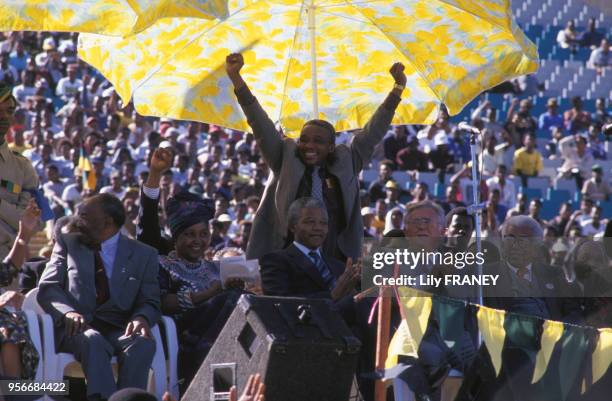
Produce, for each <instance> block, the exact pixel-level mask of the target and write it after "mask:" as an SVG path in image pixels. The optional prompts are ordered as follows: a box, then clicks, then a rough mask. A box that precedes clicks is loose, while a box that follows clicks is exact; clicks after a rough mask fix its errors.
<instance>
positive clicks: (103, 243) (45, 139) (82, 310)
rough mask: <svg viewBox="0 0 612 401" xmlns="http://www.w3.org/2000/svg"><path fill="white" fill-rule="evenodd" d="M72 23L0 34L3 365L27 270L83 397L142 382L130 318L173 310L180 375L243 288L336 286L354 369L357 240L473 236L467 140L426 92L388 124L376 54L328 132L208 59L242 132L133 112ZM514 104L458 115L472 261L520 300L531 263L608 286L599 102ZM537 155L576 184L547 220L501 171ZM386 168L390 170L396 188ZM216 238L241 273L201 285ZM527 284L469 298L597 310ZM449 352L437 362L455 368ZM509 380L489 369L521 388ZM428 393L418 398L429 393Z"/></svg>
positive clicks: (140, 328)
mask: <svg viewBox="0 0 612 401" xmlns="http://www.w3.org/2000/svg"><path fill="white" fill-rule="evenodd" d="M566 31H568V32H566V34H565V35H561V34H560V35H559V40H560V41H565V42H567V43H568V45H571V46H574V45H576V46H578V45H582V43H583V42H584V43H586V42H588V45H589V46H594V47H596V45H597V42H601V44H600V47H598V48H594V50H593V53H594V54H595V53H596V52H597V54H596V55H595V56H592V57H591V58H592V59H593V65H594V66H596V67H597V68H599V69H604V68H608V66H609V64H607V63H603V62H602V60H604V59H606V60H607V54H608V51H609V49H608V46H609V45H608V42H606V41H605V39H604V38H603V37H602V38H599V39H598V38H595V37H594V35H593V34H590V36H589V35H587V34H586V33H585V34H584V35H583V37H582V39H580V40H578V39H577V37H571V35H570V34H569V33H571V27H569V26H568V28H567V29H566ZM589 32H590V31H589ZM76 40H77V36H76V35H75V34H67V33H33V32H8V33H0V259H2V260H4V262H3V263H2V264H1V265H0V281H2V284H3V285H4V286H10V285H11V282H13V280H14V279H16V278H18V285H15V284H14V283H13V286H12V289H11V290H7V291H5V292H4V293H3V295H2V296H1V297H0V324H1V325H2V331H0V343H1V359H0V361H1V363H2V364H1V367H2V371H1V372H0V373H1V374H2V375H3V377H24V378H31V377H33V374H34V369H35V366H36V362H37V361H38V359H39V358H41V357H42V356H41V355H38V353H37V352H36V350H35V349H34V348H33V347H32V345H31V343H30V341H29V339H28V337H27V333H26V331H25V330H24V328H25V321H24V319H23V316H22V315H20V314H19V312H16V311H15V309H17V310H18V309H19V308H20V305H21V302H22V301H23V295H24V294H25V293H27V292H28V291H30V290H31V289H33V288H38V302H39V303H40V305H41V306H42V307H43V309H44V310H45V311H46V312H47V313H49V314H50V315H51V316H52V318H53V319H54V321H55V324H56V335H55V338H56V342H57V344H56V345H57V349H58V350H61V351H63V352H70V353H73V354H74V355H75V358H76V359H77V360H78V361H80V362H81V364H82V366H83V371H84V373H85V376H86V378H87V390H86V391H87V398H88V399H92V400H94V399H109V398H110V397H111V396H112V394H113V393H114V392H115V391H116V390H117V389H121V388H126V387H138V388H145V387H146V382H147V377H148V369H144V368H143V367H148V366H149V365H150V362H151V360H152V358H153V353H154V342H153V341H152V340H151V327H152V326H153V325H155V324H156V323H157V321H158V320H159V317H160V316H161V314H164V315H169V316H172V317H173V318H174V319H175V321H176V324H177V332H178V335H179V355H178V357H179V373H180V376H181V378H183V379H184V381H183V386H184V387H183V388H182V390H184V389H185V387H186V386H187V385H188V384H189V382H190V380H191V379H192V378H193V376H194V375H195V373H196V371H197V369H198V368H199V366H200V365H201V363H202V361H203V360H204V357H205V356H206V354H207V352H208V350H210V348H211V347H212V345H213V344H214V342H215V340H216V338H217V336H218V334H219V332H220V331H221V329H222V327H223V325H224V324H225V321H226V320H227V318H228V317H229V315H230V314H231V312H232V310H233V307H234V306H235V304H236V302H237V300H238V298H239V297H240V295H241V294H244V293H254V294H258V295H261V294H264V295H277V296H303V297H323V298H329V299H331V300H333V301H334V302H336V303H338V305H340V307H341V310H342V311H343V316H345V319H346V321H347V323H348V324H349V325H350V326H351V328H354V329H355V330H356V332H357V333H358V337H359V338H360V340H361V341H362V344H363V346H362V354H363V355H362V356H361V359H360V366H359V371H360V372H371V371H373V370H374V365H373V364H374V349H375V348H374V343H375V333H373V332H372V330H373V328H372V326H368V325H367V320H368V319H367V315H368V313H369V307H370V306H371V305H369V304H368V303H367V302H361V303H359V302H355V301H353V297H352V296H353V295H355V294H356V292H357V291H358V289H359V286H360V273H361V268H362V262H361V259H360V257H361V256H362V255H361V244H362V241H363V238H367V237H370V238H377V239H383V238H386V237H398V236H404V237H408V238H418V237H425V238H433V240H424V241H423V242H419V243H418V244H416V245H414V246H415V247H416V246H417V245H418V246H423V247H424V248H425V249H438V248H440V247H446V246H450V245H449V243H452V244H454V245H452V246H451V248H454V249H456V250H461V249H467V248H468V246H473V245H472V241H471V240H470V239H471V238H472V236H473V232H474V220H473V217H472V216H471V215H470V214H469V213H468V212H467V209H466V206H468V205H470V204H471V203H472V202H471V199H472V194H473V191H474V188H473V185H472V180H471V174H472V169H471V164H470V163H469V160H470V153H469V151H470V149H469V143H468V140H467V136H466V135H464V133H462V132H461V130H459V129H457V126H456V124H455V123H454V122H453V120H452V119H451V118H450V117H449V114H448V112H447V111H446V109H445V108H444V107H443V106H442V107H441V109H440V111H439V116H438V119H437V121H436V122H435V123H434V124H433V125H431V126H424V127H423V126H394V127H391V126H390V123H391V121H392V119H393V114H394V110H395V108H396V107H397V106H398V104H399V102H400V101H401V96H402V92H403V87H404V85H405V83H406V77H405V75H404V73H403V66H402V65H401V64H399V63H398V64H395V65H393V66H392V67H391V69H390V76H391V78H392V80H391V79H390V81H389V83H390V85H389V86H390V92H389V95H388V96H387V98H386V99H385V101H384V102H383V104H382V105H381V106H380V107H379V108H378V110H377V111H376V113H375V114H374V115H373V117H372V119H371V121H370V123H369V124H367V125H366V126H365V128H364V129H363V130H359V131H355V132H352V133H336V131H335V129H334V127H333V126H332V125H331V124H330V123H328V122H327V121H324V120H311V121H309V122H307V123H306V124H305V126H304V128H303V129H302V131H301V132H300V136H299V138H298V139H297V140H293V139H290V138H286V137H284V136H283V135H282V134H281V133H280V132H278V131H277V128H276V126H275V123H274V122H273V121H271V120H270V119H269V118H268V116H267V114H266V112H265V111H264V110H263V109H262V107H261V106H260V105H259V103H258V102H257V99H256V97H255V96H254V95H253V94H252V93H251V92H250V90H249V88H248V86H247V84H246V83H245V82H244V80H243V79H242V77H241V75H240V70H241V68H242V66H243V64H244V60H243V59H242V56H241V55H240V54H232V55H230V56H228V58H227V61H226V70H227V74H228V76H229V78H230V80H231V82H232V84H233V86H234V89H235V94H236V97H237V99H238V102H239V104H240V106H241V108H242V111H243V112H244V114H245V115H246V116H247V117H248V120H249V123H250V125H251V128H252V133H243V132H238V131H235V130H231V129H224V128H222V127H218V126H215V125H211V124H204V123H199V122H183V121H177V120H171V119H167V118H161V119H159V118H152V117H143V116H141V115H139V114H138V113H137V112H136V110H134V107H133V105H132V104H131V103H128V104H123V103H122V102H121V100H120V99H119V97H118V96H117V94H116V92H115V91H114V90H113V88H112V86H111V85H110V83H109V82H108V81H106V80H105V79H104V77H102V76H101V75H100V74H99V73H98V72H96V71H94V70H93V69H92V68H91V67H89V66H87V65H85V64H84V63H83V62H82V61H80V60H78V58H77V56H76V46H75V44H76ZM598 49H599V50H598ZM532 102H533V100H532V99H530V98H523V99H519V97H515V98H513V99H512V102H511V106H510V109H509V110H508V112H507V117H506V118H505V119H503V118H500V110H496V109H495V108H494V107H493V106H492V104H491V103H490V102H487V101H482V102H481V104H480V105H479V106H478V107H477V109H476V110H475V111H474V112H473V114H472V115H471V121H470V123H471V124H472V125H473V126H475V127H477V128H478V129H480V130H481V131H482V136H481V143H480V148H479V152H478V153H479V160H478V164H479V167H480V172H481V173H482V177H481V180H480V183H479V191H480V192H479V193H480V195H481V201H482V202H484V203H485V208H484V210H483V219H482V227H481V228H482V232H483V234H484V236H485V238H486V241H485V246H487V247H490V249H492V250H493V249H496V250H497V253H495V252H490V258H489V259H488V260H487V262H488V263H492V264H495V265H496V266H497V269H498V270H500V271H503V272H505V273H503V274H506V277H507V278H508V283H509V284H508V285H509V286H510V287H512V288H514V289H516V293H515V295H517V296H520V297H529V296H530V288H531V287H530V286H531V285H533V286H536V285H540V284H542V283H543V281H544V280H543V279H541V277H542V276H540V274H544V273H543V272H544V271H545V268H544V267H540V266H548V267H550V266H553V267H554V268H555V272H554V273H551V274H553V275H554V280H556V282H559V283H560V284H559V285H560V286H565V285H567V286H570V287H572V288H573V289H572V291H577V292H576V294H578V295H580V294H589V295H593V296H601V297H603V296H608V295H609V294H608V291H609V288H610V287H606V285H607V283H612V281H610V280H612V277H610V274H609V273H608V272H607V270H609V268H610V265H609V255H610V254H609V252H610V251H609V249H606V248H605V247H604V246H602V242H601V241H599V239H600V238H605V237H611V236H612V228H611V224H612V223H611V222H610V216H606V215H603V214H602V210H603V209H602V202H609V201H610V200H611V195H612V189H611V188H612V187H611V186H610V178H611V176H610V171H607V170H605V169H604V167H602V165H603V163H602V162H604V161H606V160H608V159H609V157H610V156H609V155H608V154H607V152H606V149H607V147H606V146H605V144H606V141H610V140H612V129H611V128H610V124H611V123H612V114H610V111H609V107H610V105H609V103H608V102H609V99H599V100H598V101H597V103H596V108H595V110H585V109H584V107H583V105H582V100H581V98H579V97H576V98H574V99H572V107H571V108H570V109H568V110H559V105H558V101H557V99H556V98H551V99H549V100H548V102H547V111H546V112H545V113H543V114H542V115H533V114H532ZM538 131H546V132H549V134H550V136H549V138H548V139H547V145H546V148H545V149H542V148H538V147H537V141H536V133H537V132H538ZM347 138H351V139H350V140H349V139H347ZM544 158H549V159H560V160H562V161H563V162H562V165H561V167H560V168H559V170H558V172H557V177H555V178H557V179H565V178H571V179H573V180H575V182H576V189H577V192H580V193H581V195H582V196H581V200H580V204H579V206H578V207H576V205H572V204H571V203H570V202H566V203H563V204H561V207H560V210H559V212H558V215H557V216H555V217H554V218H553V219H551V220H545V219H543V218H541V216H540V213H541V209H542V201H541V200H540V199H538V198H532V199H529V198H528V197H527V195H526V194H524V193H522V192H521V190H520V189H521V188H519V187H518V186H517V185H516V184H515V181H514V179H513V177H519V178H520V182H521V186H522V187H525V188H528V187H529V179H530V178H531V177H537V176H539V175H540V174H541V173H542V169H543V162H542V160H543V159H544ZM368 168H377V169H378V172H379V174H378V177H377V178H376V179H375V180H374V181H372V182H369V183H366V182H364V181H363V180H361V181H360V180H359V174H360V172H361V171H362V170H364V169H368ZM394 172H403V173H406V174H407V175H408V176H409V177H410V180H411V182H412V185H411V186H410V188H408V187H406V186H405V185H403V184H402V183H399V182H397V181H396V180H395V179H394V178H393V173H394ZM423 172H435V173H436V174H437V177H438V184H439V185H441V186H443V188H444V191H443V194H438V195H441V196H436V195H437V194H435V193H434V188H430V187H429V186H428V184H427V183H426V182H419V181H418V177H419V173H423ZM445 183H448V185H447V186H445V187H444V185H445ZM45 199H46V202H48V204H49V206H50V214H49V216H47V218H45V219H42V220H46V221H45V227H44V228H45V230H46V233H47V238H48V240H49V244H48V246H45V247H43V248H42V249H40V251H39V254H38V255H34V254H28V252H27V250H26V247H25V245H27V243H28V242H29V240H30V239H31V237H32V236H33V235H34V233H35V232H36V231H37V230H39V229H41V228H43V224H41V222H40V220H41V219H40V217H41V210H40V209H39V207H40V208H42V209H44V204H45ZM36 205H38V207H37V206H36ZM572 209H576V210H575V211H573V210H572ZM42 214H45V213H44V210H43V211H42ZM517 237H525V238H535V239H539V240H541V241H532V242H533V243H531V244H526V243H525V241H524V240H523V241H519V242H520V243H521V246H524V247H522V248H521V252H518V253H517V250H516V249H517V246H516V244H514V245H513V244H508V241H507V240H509V239H512V238H514V239H516V238H517ZM457 242H459V243H461V245H457ZM415 249H416V248H415ZM606 251H607V252H608V254H606ZM495 255H498V257H497V258H496V257H495ZM228 256H245V258H247V259H255V258H257V259H259V262H260V273H261V282H260V283H254V284H245V282H244V281H242V280H230V281H227V282H224V283H222V282H221V281H220V280H221V279H220V271H219V263H218V261H219V260H220V259H222V258H224V257H228ZM502 261H507V262H508V263H510V264H511V266H512V267H513V268H514V270H511V269H509V268H507V267H506V266H505V265H504V263H503V262H502ZM526 270H529V272H528V273H527V277H528V278H526V279H525V277H526V276H525V274H524V271H526ZM519 272H520V274H519ZM513 274H514V275H513ZM546 274H548V273H546ZM606 294H608V295H606ZM529 299H531V300H533V301H532V302H514V303H513V302H512V301H507V302H505V303H504V302H501V303H499V302H498V303H495V302H492V303H490V305H491V306H495V307H498V308H501V309H505V310H510V311H516V312H519V313H527V314H532V315H536V316H540V317H543V318H550V319H556V320H565V321H571V322H573V323H580V324H589V325H593V326H598V327H610V325H612V309H610V308H609V307H608V306H607V304H606V302H604V301H601V300H598V299H597V298H590V299H589V300H587V301H584V302H582V304H580V302H578V299H581V298H579V297H578V298H576V302H574V303H572V302H566V303H564V304H561V303H559V305H554V306H553V305H552V303H550V302H548V301H547V300H542V299H540V298H537V297H531V298H529ZM6 307H13V308H14V309H11V308H8V309H7V308H6ZM395 317H396V318H397V316H395ZM396 320H397V319H396ZM395 323H397V322H395ZM395 323H394V326H393V327H396V324H395ZM472 334H473V333H471V334H469V335H468V334H466V339H467V340H466V344H467V343H468V342H469V341H471V340H470V339H471V338H472V337H473V336H472ZM425 343H427V344H430V345H431V348H430V349H428V351H427V352H424V353H423V355H420V356H421V357H422V359H423V360H425V361H428V360H433V359H435V358H438V357H439V355H440V354H443V355H446V354H447V353H448V352H450V351H449V350H448V347H445V346H444V344H443V342H440V341H439V339H437V338H429V337H427V341H425ZM466 346H467V345H466ZM432 349H433V350H434V351H432ZM112 355H119V356H120V370H119V375H118V377H119V378H118V381H115V379H114V377H113V372H112V369H111V366H110V363H106V362H107V361H109V360H110V356H112ZM101 361H104V363H101ZM470 361H471V360H463V361H461V363H458V364H455V365H453V368H457V369H459V370H460V371H465V370H466V369H467V366H468V365H469V362H470ZM519 379H521V378H520V377H519V378H517V377H511V378H506V379H505V380H506V382H504V383H505V384H507V385H508V386H509V387H508V388H507V391H509V392H510V393H512V394H514V396H515V397H518V398H515V399H524V398H520V395H521V394H524V391H527V388H525V387H524V386H521V385H519V384H517V383H519V382H520V380H519ZM500 380H504V378H501V379H500ZM517 380H518V381H517ZM359 382H360V383H359V384H360V390H361V393H362V395H363V397H364V399H365V400H370V399H372V396H373V384H372V380H370V379H362V378H359ZM517 388H520V390H517ZM428 391H429V392H430V393H431V394H432V395H433V396H434V397H435V396H436V395H435V394H437V396H439V393H436V391H439V389H429V390H428ZM517 391H518V392H517ZM252 392H253V393H254V392H255V390H253V391H252ZM252 399H260V395H258V396H257V398H252Z"/></svg>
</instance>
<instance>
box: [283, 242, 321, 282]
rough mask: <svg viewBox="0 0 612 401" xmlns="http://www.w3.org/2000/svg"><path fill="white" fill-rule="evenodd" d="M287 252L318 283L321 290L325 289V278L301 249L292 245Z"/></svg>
mask: <svg viewBox="0 0 612 401" xmlns="http://www.w3.org/2000/svg"><path fill="white" fill-rule="evenodd" d="M287 252H288V253H289V255H290V256H291V258H292V259H293V261H294V262H295V265H296V266H297V267H298V268H300V269H301V270H303V271H304V273H306V274H307V275H308V277H310V278H311V279H312V280H313V281H314V282H315V283H317V284H318V285H319V286H320V287H321V288H325V283H324V282H323V277H321V274H320V273H319V270H317V268H316V267H315V265H314V264H313V263H312V261H311V260H310V259H309V258H308V257H307V256H306V255H304V254H303V253H302V252H301V251H300V250H299V249H297V248H296V246H295V245H293V244H291V245H290V246H289V248H287Z"/></svg>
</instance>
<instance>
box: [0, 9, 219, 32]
mask: <svg viewBox="0 0 612 401" xmlns="http://www.w3.org/2000/svg"><path fill="white" fill-rule="evenodd" d="M226 16H227V2H226V1H225V0H0V31H62V32H91V33H97V34H103V35H116V36H127V35H130V34H132V33H136V32H140V31H142V30H143V29H145V28H147V27H149V26H151V25H152V24H153V23H154V22H155V21H157V20H158V19H161V18H171V17H190V18H205V19H213V18H223V17H226Z"/></svg>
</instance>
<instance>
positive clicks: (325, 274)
mask: <svg viewBox="0 0 612 401" xmlns="http://www.w3.org/2000/svg"><path fill="white" fill-rule="evenodd" d="M308 256H310V259H311V260H312V263H313V264H314V265H315V267H316V268H317V270H318V271H319V273H320V274H321V278H322V279H323V283H325V287H326V288H328V289H330V290H331V289H332V288H334V286H335V285H336V280H335V279H334V276H332V274H331V272H330V271H329V268H328V267H327V265H326V264H325V262H324V261H323V259H322V258H321V256H319V253H318V252H315V251H311V252H309V253H308Z"/></svg>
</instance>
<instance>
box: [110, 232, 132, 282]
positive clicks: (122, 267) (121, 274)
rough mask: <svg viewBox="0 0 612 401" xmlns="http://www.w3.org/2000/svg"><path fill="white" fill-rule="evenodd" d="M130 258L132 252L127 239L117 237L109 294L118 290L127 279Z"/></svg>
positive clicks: (121, 236)
mask: <svg viewBox="0 0 612 401" xmlns="http://www.w3.org/2000/svg"><path fill="white" fill-rule="evenodd" d="M131 258H132V251H131V249H130V247H129V243H128V240H127V238H125V237H124V236H123V235H119V241H118V242H117V254H116V255H115V263H114V264H113V274H112V276H111V283H110V287H111V294H113V289H114V290H115V294H117V292H116V291H118V290H120V289H121V287H122V286H123V283H124V282H125V281H126V280H127V279H128V277H129V275H130V274H129V273H130V268H129V261H130V259H131Z"/></svg>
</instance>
